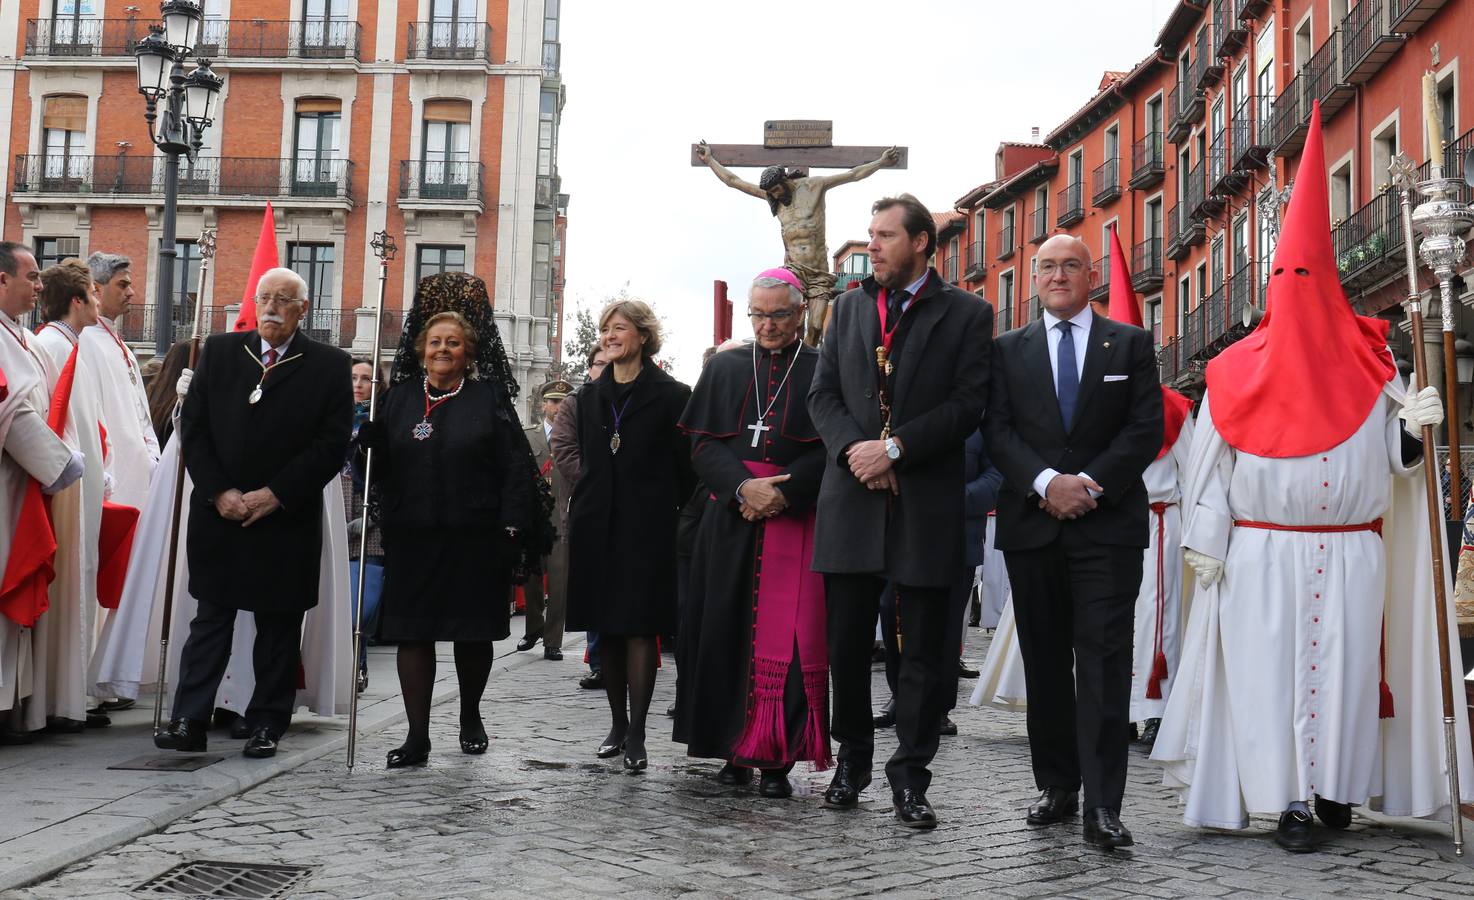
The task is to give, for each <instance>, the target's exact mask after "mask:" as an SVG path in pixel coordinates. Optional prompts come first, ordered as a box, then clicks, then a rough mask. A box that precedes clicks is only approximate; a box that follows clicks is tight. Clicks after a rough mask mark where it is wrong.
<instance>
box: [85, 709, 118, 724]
mask: <svg viewBox="0 0 1474 900" xmlns="http://www.w3.org/2000/svg"><path fill="white" fill-rule="evenodd" d="M111 724H113V720H112V719H111V718H109V717H108V714H107V713H105V712H103V711H102V710H99V709H89V710H87V727H88V728H106V727H108V726H109V725H111Z"/></svg>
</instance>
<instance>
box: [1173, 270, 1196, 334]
mask: <svg viewBox="0 0 1474 900" xmlns="http://www.w3.org/2000/svg"><path fill="white" fill-rule="evenodd" d="M1192 297H1193V282H1192V276H1191V275H1184V276H1182V280H1181V281H1179V282H1177V333H1178V334H1180V335H1182V334H1186V333H1187V314H1188V312H1189V310H1191V309H1192Z"/></svg>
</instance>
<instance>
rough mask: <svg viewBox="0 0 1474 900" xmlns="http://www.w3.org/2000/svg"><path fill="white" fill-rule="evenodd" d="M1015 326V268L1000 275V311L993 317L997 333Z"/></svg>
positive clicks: (994, 328)
mask: <svg viewBox="0 0 1474 900" xmlns="http://www.w3.org/2000/svg"><path fill="white" fill-rule="evenodd" d="M1012 328H1013V270H1012V269H1009V270H1008V271H1007V272H1004V273H1003V274H1002V275H999V276H998V311H997V315H996V316H994V318H993V330H994V332H995V333H997V334H1002V333H1003V332H1005V331H1010V330H1012Z"/></svg>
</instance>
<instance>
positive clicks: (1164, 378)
mask: <svg viewBox="0 0 1474 900" xmlns="http://www.w3.org/2000/svg"><path fill="white" fill-rule="evenodd" d="M1178 344H1179V341H1178V340H1177V338H1169V339H1168V340H1167V342H1166V343H1165V344H1163V345H1162V346H1161V349H1159V350H1157V378H1158V380H1160V381H1161V382H1162V383H1163V384H1171V383H1172V382H1174V381H1176V380H1177V376H1178V374H1179V373H1180V372H1181V371H1182V368H1181V365H1180V363H1179V361H1178V356H1177V350H1178Z"/></svg>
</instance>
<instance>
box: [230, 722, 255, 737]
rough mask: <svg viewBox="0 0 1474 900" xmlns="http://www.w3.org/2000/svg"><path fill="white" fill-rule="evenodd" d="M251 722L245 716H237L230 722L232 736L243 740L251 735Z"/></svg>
mask: <svg viewBox="0 0 1474 900" xmlns="http://www.w3.org/2000/svg"><path fill="white" fill-rule="evenodd" d="M251 731H252V729H251V723H249V722H247V721H246V717H245V716H236V717H235V719H233V720H232V721H231V723H230V736H231V737H232V738H234V739H235V740H238V741H243V740H245V739H246V738H248V737H250V736H251Z"/></svg>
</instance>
